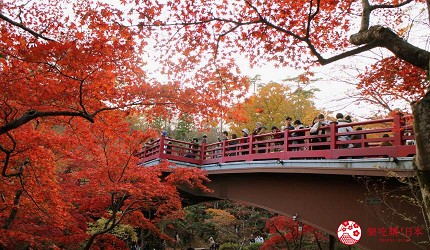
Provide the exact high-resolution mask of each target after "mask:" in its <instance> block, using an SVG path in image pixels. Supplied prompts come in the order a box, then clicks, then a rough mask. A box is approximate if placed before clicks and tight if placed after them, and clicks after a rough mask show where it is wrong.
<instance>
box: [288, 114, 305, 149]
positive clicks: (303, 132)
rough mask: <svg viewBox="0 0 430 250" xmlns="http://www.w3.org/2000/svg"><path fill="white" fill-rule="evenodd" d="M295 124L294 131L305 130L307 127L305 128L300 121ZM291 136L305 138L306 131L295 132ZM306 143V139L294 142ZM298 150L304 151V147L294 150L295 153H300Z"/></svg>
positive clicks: (294, 142)
mask: <svg viewBox="0 0 430 250" xmlns="http://www.w3.org/2000/svg"><path fill="white" fill-rule="evenodd" d="M293 124H294V126H295V127H294V130H299V129H304V128H305V126H303V123H302V122H301V121H300V120H295V121H294V123H293ZM291 136H293V137H300V136H305V131H295V132H293V133H292V134H291ZM304 143H305V139H298V140H294V141H293V144H304ZM298 150H304V147H298V148H294V150H293V151H298Z"/></svg>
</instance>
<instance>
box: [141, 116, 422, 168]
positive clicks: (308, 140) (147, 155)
mask: <svg viewBox="0 0 430 250" xmlns="http://www.w3.org/2000/svg"><path fill="white" fill-rule="evenodd" d="M342 127H352V128H357V127H362V128H363V130H355V129H354V131H352V132H345V133H339V132H338V130H339V128H342ZM321 129H323V130H325V131H326V133H325V134H320V135H310V133H309V128H304V129H299V130H285V131H283V132H278V133H266V134H260V135H254V136H253V135H250V136H249V137H242V138H237V139H232V140H224V141H221V142H216V143H208V144H206V143H204V142H203V143H202V144H194V143H191V142H186V141H179V140H175V139H172V138H168V137H164V136H163V137H161V138H159V139H157V140H156V141H155V142H154V143H153V144H152V145H151V146H149V147H145V148H144V149H143V150H142V151H141V152H139V153H138V154H137V156H138V157H139V158H140V159H141V162H140V163H141V164H145V163H148V162H150V161H152V160H155V159H167V160H172V161H178V162H182V163H190V164H194V165H198V166H203V165H208V164H214V163H226V162H242V161H248V162H249V161H256V160H274V159H275V160H282V161H285V160H294V159H348V158H374V157H392V158H398V157H410V156H414V155H415V145H414V134H413V130H412V125H411V117H410V116H401V115H396V116H394V117H392V118H386V119H380V120H371V121H364V122H355V123H348V124H342V125H339V124H337V123H336V122H332V123H331V124H330V125H329V126H326V127H321ZM298 132H305V133H304V134H305V135H304V136H294V135H295V134H297V133H298ZM383 134H388V135H389V137H383ZM345 136H347V137H349V138H356V139H352V140H340V139H339V138H341V137H345ZM316 141H317V142H316ZM383 142H384V143H386V142H391V144H392V146H384V147H381V146H380V145H381V143H383ZM321 148H323V149H321Z"/></svg>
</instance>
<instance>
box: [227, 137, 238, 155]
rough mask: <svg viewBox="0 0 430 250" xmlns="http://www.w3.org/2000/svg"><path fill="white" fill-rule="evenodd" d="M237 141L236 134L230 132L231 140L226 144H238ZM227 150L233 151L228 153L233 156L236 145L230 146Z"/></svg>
mask: <svg viewBox="0 0 430 250" xmlns="http://www.w3.org/2000/svg"><path fill="white" fill-rule="evenodd" d="M238 143H239V141H238V140H237V135H236V134H234V133H233V134H231V141H229V142H228V145H230V146H231V145H236V144H238ZM229 151H234V153H230V154H229V156H235V155H236V147H230V150H229Z"/></svg>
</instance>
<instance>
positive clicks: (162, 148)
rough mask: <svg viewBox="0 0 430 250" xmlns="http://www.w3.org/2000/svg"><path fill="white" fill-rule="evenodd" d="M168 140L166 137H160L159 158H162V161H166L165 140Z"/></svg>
mask: <svg viewBox="0 0 430 250" xmlns="http://www.w3.org/2000/svg"><path fill="white" fill-rule="evenodd" d="M165 139H166V138H165V136H164V135H161V137H160V144H159V145H158V157H159V158H160V159H164V158H165V157H164V155H165V154H164V140H165Z"/></svg>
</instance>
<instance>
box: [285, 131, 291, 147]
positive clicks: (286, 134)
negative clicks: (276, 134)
mask: <svg viewBox="0 0 430 250" xmlns="http://www.w3.org/2000/svg"><path fill="white" fill-rule="evenodd" d="M289 132H290V130H289V129H285V130H284V152H287V151H288V148H289V147H288V146H289V145H288V134H289Z"/></svg>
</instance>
